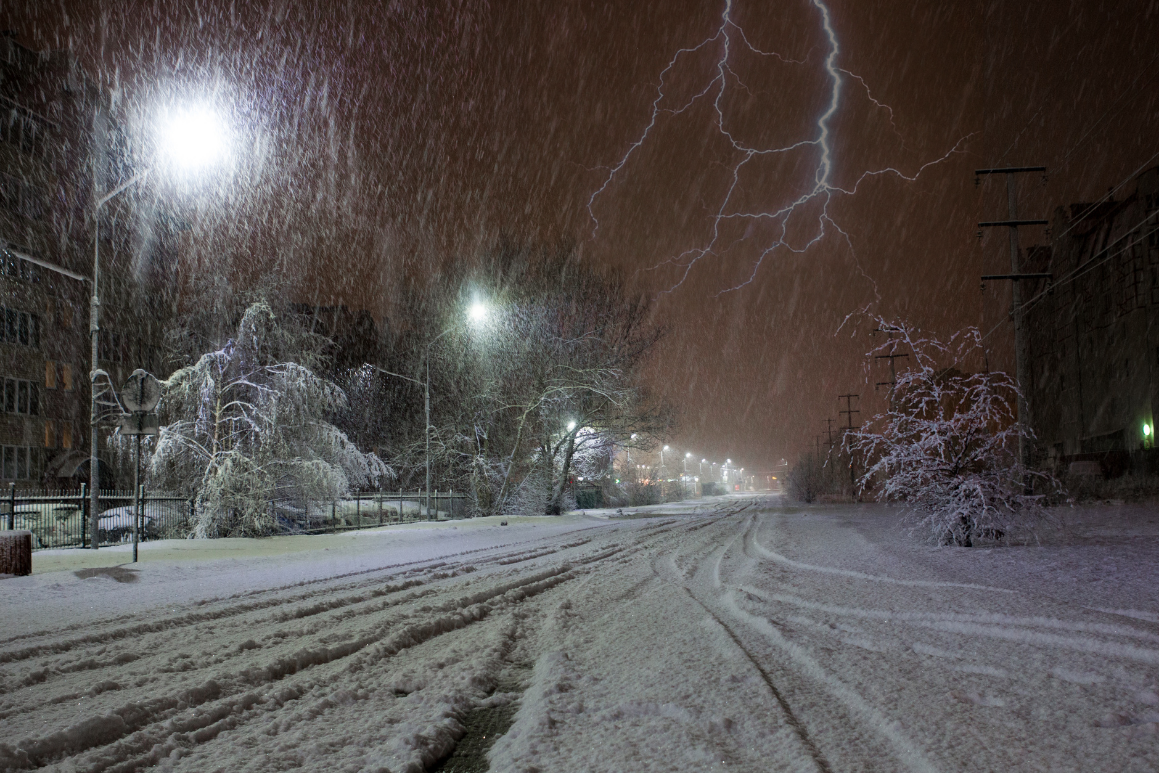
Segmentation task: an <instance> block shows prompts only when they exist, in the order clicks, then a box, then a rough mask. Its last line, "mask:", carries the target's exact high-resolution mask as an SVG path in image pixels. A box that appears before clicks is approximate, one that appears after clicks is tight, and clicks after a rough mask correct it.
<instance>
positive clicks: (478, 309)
mask: <svg viewBox="0 0 1160 773" xmlns="http://www.w3.org/2000/svg"><path fill="white" fill-rule="evenodd" d="M487 316H488V308H487V305H486V304H484V303H482V302H480V301H476V302H475V303H474V304H472V306H471V307H470V308H469V309H468V310H467V318H468V320H469V321H470V322H474V323H477V324H478V323H481V322H483V321H484V320H486V319H487ZM459 324H460V323H456V324H454V325H452V326H451V327H449V328H447V329H446V330H444V331H443V332H442V333H440V334H439V335H437V336H435V337H434V338H432V339H431V340H430V341H428V342H427V346H426V347H425V350H424V352H425V353H424V355H423V366H424V369H425V373H426V375H425V377H424V380H423V381H420V380H419V379H417V378H411V377H410V376H404V375H403V374H402V373H392V372H391V371H389V370H384V369H383V368H380V367H378V366H377V365H373V366H371V367H373V368H374V369H375V370H377V371H379V372H380V373H385V374H386V375H388V376H394V377H395V378H401V379H403V380H404V381H410V382H412V383H414V384H419V385H420V386H422V387H423V411H424V414H425V415H426V418H427V427H426V457H427V458H426V472H427V475H426V477H427V492H426V498H427V517H428V518H430V517H431V346H432V345H433V344H434V343H435V342H436V341H438V340H439V339H440V338H442V337H443V336H445V335H447V334H448V333H450V332H451V331H452V330H456V329H458V327H459ZM568 429H569V430H571V429H572V428H571V427H569V428H568Z"/></svg>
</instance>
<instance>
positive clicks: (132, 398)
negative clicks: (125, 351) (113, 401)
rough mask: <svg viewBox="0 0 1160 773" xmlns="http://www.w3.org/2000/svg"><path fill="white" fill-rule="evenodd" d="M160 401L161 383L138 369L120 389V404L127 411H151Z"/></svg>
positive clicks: (150, 374)
mask: <svg viewBox="0 0 1160 773" xmlns="http://www.w3.org/2000/svg"><path fill="white" fill-rule="evenodd" d="M160 400H161V382H160V381H158V380H157V377H156V376H154V375H153V374H152V373H146V372H145V371H143V370H141V369H140V368H138V369H137V370H135V371H133V373H132V375H130V376H129V378H128V379H126V380H125V386H123V387H121V404H122V405H123V406H125V410H127V411H151V410H153V409H154V408H156V407H157V403H158V402H159V401H160Z"/></svg>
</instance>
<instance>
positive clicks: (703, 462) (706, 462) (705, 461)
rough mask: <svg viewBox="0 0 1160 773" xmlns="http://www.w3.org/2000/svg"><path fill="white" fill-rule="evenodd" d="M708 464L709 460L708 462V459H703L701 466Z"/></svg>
mask: <svg viewBox="0 0 1160 773" xmlns="http://www.w3.org/2000/svg"><path fill="white" fill-rule="evenodd" d="M708 463H709V460H708V459H702V460H701V464H708Z"/></svg>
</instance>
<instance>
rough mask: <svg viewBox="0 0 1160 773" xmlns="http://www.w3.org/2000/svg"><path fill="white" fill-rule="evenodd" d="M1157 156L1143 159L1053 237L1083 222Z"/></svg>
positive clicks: (1155, 154)
mask: <svg viewBox="0 0 1160 773" xmlns="http://www.w3.org/2000/svg"><path fill="white" fill-rule="evenodd" d="M1157 156H1160V153H1153V154H1152V157H1151V158H1149V159H1148V160H1147V161H1145V162H1144V163H1143V164H1141V165H1140V166H1139V167H1137V168H1136V171H1134V172H1132V173H1131V174H1130V175H1128V176H1127V177H1125V178H1124V179H1123V180H1121V181H1120V183H1119V184H1118V185H1116V187H1114V188H1109V189H1108V192H1107V193H1105V194H1104V195H1103V196H1101V197H1100V198H1099V199H1098V200H1096V201H1095V202H1093V203H1092V204H1089V205H1088V208H1087V209H1085V210H1084V211H1083V212H1081V213H1079V214H1078V215H1076V216H1075V217H1073V218H1072V222H1071V225H1069V226H1068V227H1067V228H1065V229H1064V230H1063V233H1061V234H1059V236H1057V237H1055V238H1062V237H1064V236H1066V235H1067V233H1068V232H1070V231H1071V229H1073V228H1075V227H1076V226H1077V225H1079V224H1080V223H1081V222H1083V220H1084V218H1086V217H1087V216H1088V215H1090V214H1091V213H1092V212H1095V210H1096V207H1098V206H1099V205H1100V204H1103V203H1104V201H1106V200H1107V199H1108V198H1109V197H1110V196H1111V195H1112V194H1114V193H1115V192H1116V191H1118V190H1119V189H1120V188H1123V187H1124V186H1125V185H1127V184H1128V183H1129V182H1130V181H1132V180H1134V179H1136V175H1138V174H1140V172H1142V171H1144V169H1145V168H1146V167H1147V166H1148V165H1149V164H1151V163H1152V162H1153V161H1155V160H1156V157H1157Z"/></svg>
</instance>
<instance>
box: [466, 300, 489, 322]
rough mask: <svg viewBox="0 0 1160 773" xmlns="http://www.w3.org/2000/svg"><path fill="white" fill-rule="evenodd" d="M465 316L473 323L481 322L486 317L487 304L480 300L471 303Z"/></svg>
mask: <svg viewBox="0 0 1160 773" xmlns="http://www.w3.org/2000/svg"><path fill="white" fill-rule="evenodd" d="M467 317H468V319H470V320H471V321H472V322H475V323H480V322H483V321H484V320H485V319H487V304H485V303H483V302H482V301H476V302H475V303H473V304H471V308H469V309H468V310H467Z"/></svg>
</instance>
